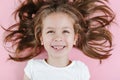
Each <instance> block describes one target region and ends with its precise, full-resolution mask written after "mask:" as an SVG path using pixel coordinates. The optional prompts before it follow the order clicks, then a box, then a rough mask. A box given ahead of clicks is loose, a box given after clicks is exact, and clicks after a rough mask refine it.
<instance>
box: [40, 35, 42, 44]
mask: <svg viewBox="0 0 120 80" xmlns="http://www.w3.org/2000/svg"><path fill="white" fill-rule="evenodd" d="M40 42H41V45H43V37H42V36H41V37H40Z"/></svg>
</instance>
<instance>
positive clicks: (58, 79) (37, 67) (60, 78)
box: [24, 59, 90, 80]
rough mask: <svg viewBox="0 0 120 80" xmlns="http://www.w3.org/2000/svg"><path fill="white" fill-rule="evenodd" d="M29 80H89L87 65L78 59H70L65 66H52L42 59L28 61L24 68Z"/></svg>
mask: <svg viewBox="0 0 120 80" xmlns="http://www.w3.org/2000/svg"><path fill="white" fill-rule="evenodd" d="M24 71H25V74H26V75H27V76H28V77H29V78H30V80H89V78H90V74H89V71H88V68H87V66H86V65H85V64H84V63H82V62H80V61H72V63H71V64H70V65H68V66H66V67H59V68H58V67H54V66H51V65H49V64H48V63H46V61H45V60H44V59H42V60H38V59H37V60H33V59H31V60H30V61H28V64H27V66H26V67H25V69H24Z"/></svg>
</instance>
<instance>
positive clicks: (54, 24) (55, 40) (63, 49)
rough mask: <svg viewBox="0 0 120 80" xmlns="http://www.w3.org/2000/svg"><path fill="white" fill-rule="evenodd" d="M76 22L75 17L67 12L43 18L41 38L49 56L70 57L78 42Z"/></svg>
mask: <svg viewBox="0 0 120 80" xmlns="http://www.w3.org/2000/svg"><path fill="white" fill-rule="evenodd" d="M74 23H75V21H74V19H72V18H71V17H70V16H68V15H67V14H65V13H52V14H50V15H48V16H47V17H45V18H44V19H43V30H42V36H41V38H40V40H41V42H42V43H43V45H44V48H45V49H46V51H47V53H48V56H49V57H54V58H55V57H56V58H58V57H62V58H63V57H68V53H69V51H70V50H71V49H72V47H73V44H74V43H76V38H75V33H74V27H73V25H74Z"/></svg>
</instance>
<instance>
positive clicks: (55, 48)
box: [51, 45, 66, 51]
mask: <svg viewBox="0 0 120 80" xmlns="http://www.w3.org/2000/svg"><path fill="white" fill-rule="evenodd" d="M51 47H52V48H53V49H54V50H57V51H59V50H63V49H64V48H65V47H66V46H64V45H52V46H51Z"/></svg>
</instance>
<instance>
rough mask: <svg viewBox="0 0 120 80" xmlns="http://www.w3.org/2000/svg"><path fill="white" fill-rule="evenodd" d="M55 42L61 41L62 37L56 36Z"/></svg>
mask: <svg viewBox="0 0 120 80" xmlns="http://www.w3.org/2000/svg"><path fill="white" fill-rule="evenodd" d="M54 41H55V42H60V41H63V36H62V35H61V34H56V35H55V38H54Z"/></svg>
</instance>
